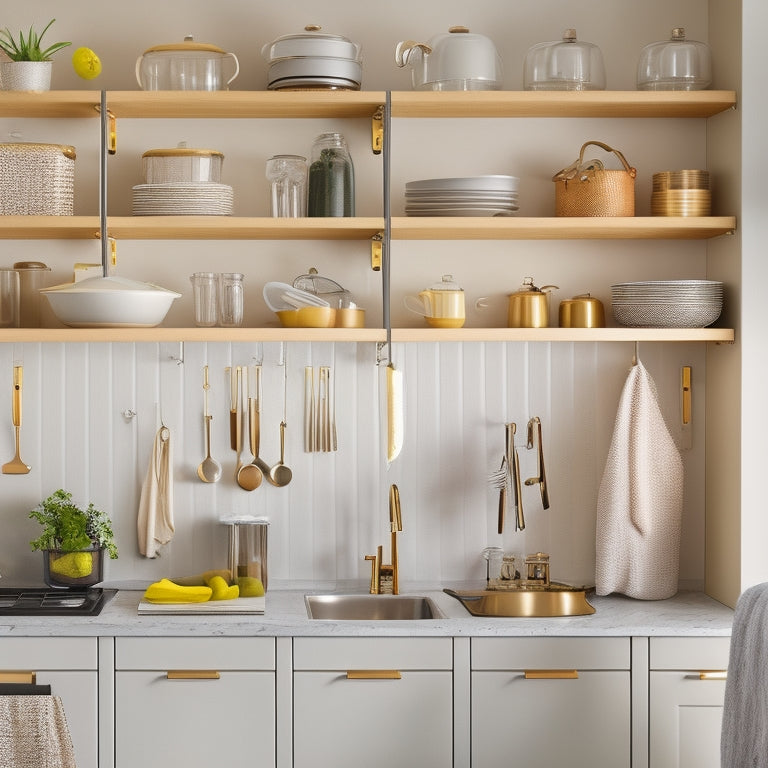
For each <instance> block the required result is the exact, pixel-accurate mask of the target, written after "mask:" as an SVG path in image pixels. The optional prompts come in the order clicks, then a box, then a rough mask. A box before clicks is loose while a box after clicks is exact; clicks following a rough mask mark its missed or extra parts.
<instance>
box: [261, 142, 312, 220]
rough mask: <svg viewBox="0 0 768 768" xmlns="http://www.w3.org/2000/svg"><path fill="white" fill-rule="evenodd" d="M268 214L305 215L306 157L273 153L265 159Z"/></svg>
mask: <svg viewBox="0 0 768 768" xmlns="http://www.w3.org/2000/svg"><path fill="white" fill-rule="evenodd" d="M267 181H269V183H270V193H271V194H270V216H276V217H280V218H291V219H296V218H299V217H300V216H306V215H307V158H306V157H302V156H301V155H275V156H274V157H271V158H270V159H269V160H267Z"/></svg>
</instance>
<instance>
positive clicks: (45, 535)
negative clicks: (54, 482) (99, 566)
mask: <svg viewBox="0 0 768 768" xmlns="http://www.w3.org/2000/svg"><path fill="white" fill-rule="evenodd" d="M29 516H30V518H32V519H34V520H37V522H38V523H40V525H42V526H43V532H42V534H41V535H40V536H39V537H38V538H36V539H34V540H33V541H30V542H29V545H30V546H31V547H32V549H33V550H38V549H60V550H62V551H63V552H76V551H78V550H82V549H89V548H90V547H91V546H93V543H94V542H95V543H96V544H98V545H99V546H100V547H104V548H106V550H107V552H109V556H110V557H111V558H112V559H113V560H114V559H115V558H116V557H117V544H116V543H115V537H114V533H113V532H112V521H111V520H110V519H109V516H108V515H107V514H106V513H105V512H102V511H101V510H98V509H96V508H95V507H94V506H93V504H92V503H89V504H88V507H87V508H86V509H81V508H80V507H78V506H77V504H75V503H74V502H73V501H72V494H71V493H69V492H67V491H64V490H62V489H61V488H59V490H58V491H54V492H53V493H52V494H51V495H50V496H49V497H48V498H47V499H45V500H44V501H41V502H40V504H38V505H37V507H35V509H33V510H32V511H31V512H30V513H29Z"/></svg>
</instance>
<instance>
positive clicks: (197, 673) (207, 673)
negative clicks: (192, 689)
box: [165, 669, 221, 680]
mask: <svg viewBox="0 0 768 768" xmlns="http://www.w3.org/2000/svg"><path fill="white" fill-rule="evenodd" d="M165 674H166V677H167V678H168V680H218V679H219V678H220V677H221V675H219V673H218V672H217V671H216V670H215V669H171V670H169V671H168V672H166V673H165Z"/></svg>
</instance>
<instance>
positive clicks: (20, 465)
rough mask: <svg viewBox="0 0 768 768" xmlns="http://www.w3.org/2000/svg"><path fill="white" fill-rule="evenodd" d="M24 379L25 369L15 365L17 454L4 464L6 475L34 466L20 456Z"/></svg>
mask: <svg viewBox="0 0 768 768" xmlns="http://www.w3.org/2000/svg"><path fill="white" fill-rule="evenodd" d="M23 381H24V369H23V368H22V366H20V365H14V366H13V405H12V416H13V428H14V432H15V435H16V455H15V456H14V457H13V458H12V459H11V460H10V461H9V462H8V463H7V464H3V474H4V475H26V474H27V473H28V472H29V471H30V469H32V467H30V466H29V465H28V464H25V463H24V462H23V461H22V460H21V456H19V441H20V432H21V386H22V383H23Z"/></svg>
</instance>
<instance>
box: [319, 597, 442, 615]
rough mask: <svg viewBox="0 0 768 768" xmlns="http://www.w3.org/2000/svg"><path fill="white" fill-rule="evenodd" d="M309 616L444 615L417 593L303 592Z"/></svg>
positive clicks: (428, 600)
mask: <svg viewBox="0 0 768 768" xmlns="http://www.w3.org/2000/svg"><path fill="white" fill-rule="evenodd" d="M304 602H305V603H306V605H307V614H308V615H309V618H310V619H325V620H327V621H415V620H417V619H440V618H442V617H443V614H442V613H441V612H440V610H439V609H438V607H437V606H436V605H435V604H434V603H433V602H432V600H430V599H429V598H428V597H422V596H417V595H305V596H304Z"/></svg>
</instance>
